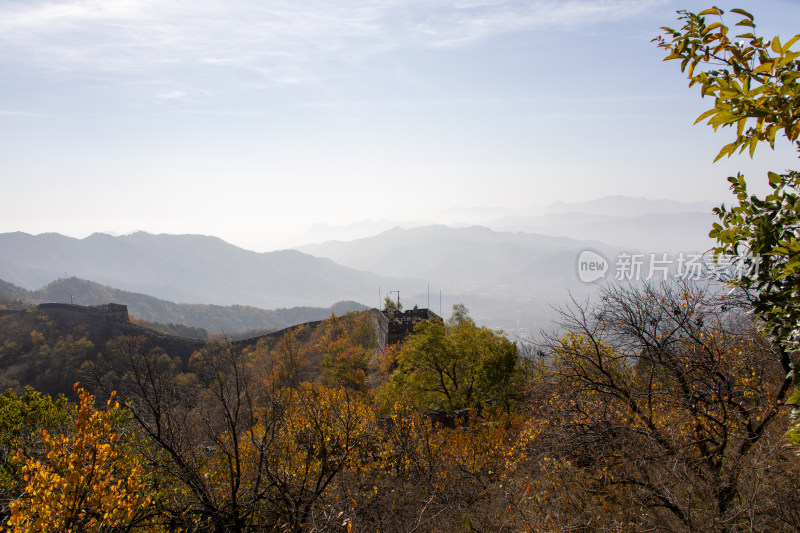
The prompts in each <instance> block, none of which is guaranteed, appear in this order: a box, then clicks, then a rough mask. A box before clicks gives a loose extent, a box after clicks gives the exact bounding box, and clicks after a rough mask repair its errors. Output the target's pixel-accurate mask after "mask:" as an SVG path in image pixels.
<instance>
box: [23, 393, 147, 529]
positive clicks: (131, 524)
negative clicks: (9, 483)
mask: <svg viewBox="0 0 800 533" xmlns="http://www.w3.org/2000/svg"><path fill="white" fill-rule="evenodd" d="M77 392H78V396H79V398H80V403H79V405H78V406H77V407H76V408H75V428H74V432H73V433H71V434H68V435H64V434H61V435H51V434H50V433H48V432H47V430H44V429H43V430H41V436H42V443H43V446H44V456H43V457H42V458H41V459H38V458H34V457H27V458H25V457H24V454H25V452H24V451H23V450H21V449H20V451H18V452H17V455H18V456H17V457H16V460H17V461H23V460H24V466H23V467H22V471H23V473H24V476H25V480H26V482H27V485H26V487H25V490H24V492H23V494H22V495H21V496H19V497H18V498H17V499H16V500H15V501H14V502H12V503H11V505H10V510H11V517H10V519H9V520H8V528H9V530H13V531H20V532H21V531H42V532H53V533H56V532H59V533H61V532H65V533H66V532H82V531H98V532H114V531H132V530H134V529H137V528H138V529H146V530H148V531H152V530H154V528H153V524H151V523H150V522H149V520H148V518H149V516H150V498H151V492H150V487H149V486H148V483H147V481H146V479H147V478H146V475H145V472H144V469H143V466H142V464H141V463H139V462H138V461H137V460H136V458H135V457H134V455H133V454H132V453H131V449H130V447H129V446H127V442H126V437H125V435H124V434H123V433H122V432H120V431H119V429H118V425H119V420H120V412H119V409H120V407H119V404H118V403H116V402H115V401H114V399H113V395H112V398H110V399H109V400H108V404H107V406H106V410H105V411H99V410H97V409H95V407H94V398H93V396H92V395H90V394H88V393H87V392H85V391H83V390H81V389H78V390H77Z"/></svg>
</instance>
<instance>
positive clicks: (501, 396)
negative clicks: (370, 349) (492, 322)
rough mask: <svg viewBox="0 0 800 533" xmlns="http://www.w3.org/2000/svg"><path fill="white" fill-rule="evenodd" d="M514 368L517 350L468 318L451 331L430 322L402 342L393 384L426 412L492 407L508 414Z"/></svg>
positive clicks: (438, 321) (507, 341) (512, 344)
mask: <svg viewBox="0 0 800 533" xmlns="http://www.w3.org/2000/svg"><path fill="white" fill-rule="evenodd" d="M516 366H517V349H516V345H515V344H514V343H512V342H511V341H509V340H508V339H507V338H506V337H505V336H503V335H502V334H501V333H495V332H494V331H492V330H490V329H488V328H485V327H478V326H476V325H475V323H474V322H473V321H472V320H471V319H469V318H464V319H463V320H461V321H458V322H455V321H454V322H451V325H447V324H445V323H443V322H442V321H441V320H426V321H422V322H420V323H418V324H417V325H416V326H415V327H414V332H413V334H412V335H411V336H409V337H408V338H407V339H406V340H405V341H404V343H403V346H402V347H401V349H400V353H399V355H398V357H397V369H396V370H395V371H394V373H393V382H394V385H395V387H396V388H397V389H399V390H401V391H402V390H405V391H407V392H408V393H409V394H410V395H411V396H412V397H414V398H416V401H417V404H418V405H419V406H420V407H422V408H426V409H427V408H442V409H445V410H448V411H454V410H457V409H462V408H465V407H473V406H476V405H479V404H487V405H488V404H491V405H494V406H496V407H498V408H502V409H506V410H508V409H509V408H510V399H511V394H512V388H513V386H512V379H513V377H514V372H515V369H516Z"/></svg>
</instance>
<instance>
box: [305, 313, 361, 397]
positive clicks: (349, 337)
mask: <svg viewBox="0 0 800 533" xmlns="http://www.w3.org/2000/svg"><path fill="white" fill-rule="evenodd" d="M321 328H322V334H321V336H320V337H319V339H318V341H317V343H316V348H317V350H318V351H319V352H320V353H322V354H323V359H322V361H321V363H320V365H319V366H320V370H321V372H322V378H323V381H324V382H325V383H326V384H328V385H331V386H343V387H347V388H350V389H353V390H360V391H364V390H365V389H366V382H365V380H366V375H367V366H368V363H369V360H370V359H371V358H372V356H373V355H374V351H375V346H376V341H375V332H374V330H373V327H372V324H371V323H370V321H369V318H368V316H367V315H366V314H363V313H361V314H351V315H346V316H343V317H337V316H336V315H334V314H333V313H331V316H330V317H329V318H328V320H326V321H325V323H324V324H323V325H322V326H321Z"/></svg>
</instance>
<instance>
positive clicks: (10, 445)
mask: <svg viewBox="0 0 800 533" xmlns="http://www.w3.org/2000/svg"><path fill="white" fill-rule="evenodd" d="M73 421H74V410H73V409H72V408H71V406H70V405H69V403H68V402H67V399H66V398H65V397H64V396H60V397H58V398H56V399H55V400H54V399H52V398H51V397H50V396H48V395H46V394H42V393H40V392H38V391H36V390H34V389H32V388H31V387H26V388H25V392H24V393H23V394H21V395H19V396H18V395H16V394H14V392H13V391H12V390H11V389H8V390H6V391H5V392H3V393H2V394H0V502H2V509H0V524H2V523H5V522H6V520H7V519H8V517H9V516H10V512H9V509H8V503H9V502H11V501H14V500H15V499H16V498H17V497H19V496H20V495H21V494H22V493H23V491H24V490H25V486H26V485H27V482H26V481H25V480H24V476H25V474H24V473H23V471H22V470H23V467H24V466H25V462H26V460H27V459H33V458H36V459H39V460H42V459H43V458H44V454H45V451H44V444H43V440H42V430H45V433H46V434H50V435H52V434H55V435H61V434H68V433H70V432H71V427H72V426H73Z"/></svg>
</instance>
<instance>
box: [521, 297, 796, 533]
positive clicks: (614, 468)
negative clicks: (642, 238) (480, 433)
mask: <svg viewBox="0 0 800 533" xmlns="http://www.w3.org/2000/svg"><path fill="white" fill-rule="evenodd" d="M735 296H736V295H733V294H729V295H719V294H715V293H714V292H713V291H711V289H709V288H708V287H706V288H704V289H701V288H699V287H695V286H690V285H684V286H675V285H667V284H664V285H661V286H649V285H646V286H643V287H638V288H637V287H618V286H617V287H609V288H607V289H605V290H603V291H602V292H601V294H600V295H598V298H597V300H596V301H595V302H594V303H590V304H586V305H577V304H576V305H575V306H573V307H572V308H571V309H569V310H566V311H564V312H563V314H562V323H561V326H562V328H563V329H562V331H563V333H560V334H558V335H554V336H549V337H547V338H545V339H543V340H542V341H541V345H540V350H542V353H543V354H544V355H545V356H546V357H547V358H548V359H549V361H550V365H551V371H550V372H549V373H547V374H544V375H542V376H541V378H540V379H539V380H538V381H537V382H534V383H533V384H532V386H531V390H530V392H529V406H530V412H531V419H530V422H529V425H528V428H527V430H526V434H525V437H524V438H522V440H521V442H523V443H524V444H523V446H522V449H521V450H520V452H518V453H516V454H514V456H515V457H526V459H524V460H523V461H522V463H524V465H523V466H522V467H521V468H522V469H523V471H527V472H528V473H529V475H528V477H527V479H526V480H525V483H527V485H528V486H527V487H525V486H521V485H522V484H521V483H519V480H517V481H516V483H518V485H516V486H517V487H518V488H519V490H520V497H514V498H512V500H513V502H514V507H515V508H517V509H520V508H524V509H525V512H524V513H523V515H524V516H525V517H526V519H528V520H530V521H531V523H532V524H535V527H536V528H546V529H551V528H553V529H555V528H558V527H563V526H565V525H566V524H570V525H572V526H580V527H587V528H594V529H615V528H617V529H622V530H629V529H637V530H638V529H648V528H652V527H660V528H666V529H670V530H673V531H674V530H686V531H698V530H703V531H726V530H728V531H730V530H743V529H752V530H761V531H764V530H785V529H787V528H790V529H795V528H796V527H797V526H798V524H800V515H798V513H797V509H798V507H797V506H796V504H797V503H798V499H797V497H796V496H791V497H789V499H790V500H791V502H793V504H791V505H787V503H788V500H786V499H785V498H786V496H785V494H783V491H787V490H788V491H793V492H794V493H795V494H796V491H794V489H791V488H790V487H792V486H794V480H793V474H792V472H795V473H796V472H797V467H798V460H797V458H796V457H795V456H794V455H793V454H791V453H788V454H787V453H786V451H785V450H784V449H783V446H782V444H781V441H782V438H781V435H782V432H783V431H784V428H785V424H786V411H785V407H782V402H781V398H782V395H783V393H784V391H785V389H784V370H783V367H782V365H781V363H780V358H779V357H778V355H777V353H776V352H777V350H778V349H777V348H776V347H775V346H774V345H773V344H772V343H771V342H770V341H769V340H768V339H765V338H763V337H762V336H761V335H759V334H758V332H757V331H756V330H755V329H754V327H753V325H752V322H751V320H750V318H749V317H748V316H747V314H746V310H747V305H746V301H744V303H743V304H742V303H740V302H738V301H737V298H736V297H735ZM545 517H548V518H547V520H544V518H545Z"/></svg>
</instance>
